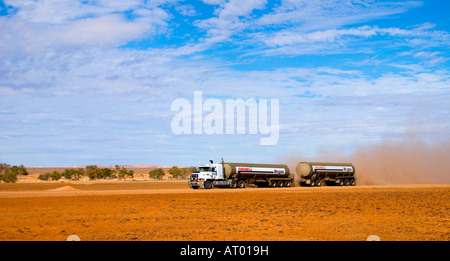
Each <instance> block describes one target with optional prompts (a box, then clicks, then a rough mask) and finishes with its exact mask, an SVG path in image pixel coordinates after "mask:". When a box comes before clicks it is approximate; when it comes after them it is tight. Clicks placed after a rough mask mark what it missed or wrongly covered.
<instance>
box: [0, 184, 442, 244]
mask: <svg viewBox="0 0 450 261" xmlns="http://www.w3.org/2000/svg"><path fill="white" fill-rule="evenodd" d="M449 202H450V185H391V186H387V185H386V186H356V187H320V188H309V187H292V188H245V189H211V190H201V189H200V190H192V189H189V188H188V187H187V184H186V182H185V181H183V182H179V181H155V182H150V181H147V182H108V183H95V182H93V183H86V184H83V183H63V184H62V183H48V184H47V183H39V184H33V183H29V184H27V183H22V184H20V183H18V184H0V209H1V210H2V211H1V213H0V240H58V241H59V240H66V239H67V237H68V236H70V235H77V236H79V237H80V239H81V240H157V241H162V240H187V241H190V240H226V241H231V240H233V241H234V240H263V241H265V240H270V241H273V240H295V241H297V240H314V241H315V240H363V241H364V240H366V239H367V237H368V236H370V235H377V236H379V237H380V239H381V240H401V241H410V240H413V241H417V240H420V241H422V240H443V241H448V240H449V239H450V226H449V224H450V223H449V220H450V216H449V207H450V204H449Z"/></svg>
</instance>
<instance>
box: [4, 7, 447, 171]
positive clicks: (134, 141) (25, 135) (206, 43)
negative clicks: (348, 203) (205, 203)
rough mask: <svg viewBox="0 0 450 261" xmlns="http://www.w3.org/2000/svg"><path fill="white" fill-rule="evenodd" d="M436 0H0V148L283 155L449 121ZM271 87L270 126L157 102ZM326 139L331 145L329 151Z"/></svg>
mask: <svg viewBox="0 0 450 261" xmlns="http://www.w3.org/2000/svg"><path fill="white" fill-rule="evenodd" d="M449 10H450V3H449V1H436V0H433V1H326V0H318V1H294V0H283V1H266V0H246V1H244V0H238V1H236V0H230V1H225V0H203V1H175V0H167V1H165V0H157V1H141V0H133V1H67V0H64V1H56V0H53V1H45V0H44V1H42V0H36V1H21V0H14V1H8V0H4V1H0V35H1V37H0V161H1V162H6V163H10V164H24V165H26V166H72V165H87V164H98V165H111V164H160V165H198V164H202V163H204V162H207V160H209V159H214V160H219V159H220V158H222V157H223V158H224V159H225V160H228V161H246V162H269V161H270V162H284V161H285V160H286V159H287V158H289V157H293V155H294V157H295V156H296V155H298V156H299V157H300V156H301V157H305V158H304V159H305V160H308V159H309V158H317V159H320V153H321V152H323V151H328V152H329V151H335V152H338V154H342V155H349V154H351V153H352V151H354V150H355V149H356V148H358V147H361V146H365V145H371V144H379V143H380V142H383V141H385V140H387V139H388V140H390V141H392V142H402V141H404V140H405V139H407V138H408V137H409V136H410V135H414V136H416V137H420V138H421V139H423V140H424V141H426V142H428V143H439V142H441V141H443V140H448V138H449V133H450V112H449V111H450V102H449V100H450V72H449V57H450V56H449V43H450V37H449V35H450V34H449V32H450V22H449V19H448V11H449ZM197 90H198V91H202V92H203V95H204V97H207V98H217V99H219V100H221V101H225V99H227V98H229V99H237V98H242V99H249V98H254V99H279V103H280V138H279V141H278V143H277V144H276V145H271V146H264V145H260V143H259V141H260V138H261V135H248V134H245V135H206V134H203V135H175V134H173V133H172V131H171V120H172V119H173V117H174V115H175V113H174V112H172V111H171V103H172V102H173V101H174V100H176V99H179V98H184V99H188V100H191V101H192V100H193V95H194V91H197ZM342 155H336V158H339V157H340V156H342Z"/></svg>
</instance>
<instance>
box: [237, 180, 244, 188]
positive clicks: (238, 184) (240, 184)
mask: <svg viewBox="0 0 450 261" xmlns="http://www.w3.org/2000/svg"><path fill="white" fill-rule="evenodd" d="M237 186H238V188H245V181H243V180H239V181H238V182H237Z"/></svg>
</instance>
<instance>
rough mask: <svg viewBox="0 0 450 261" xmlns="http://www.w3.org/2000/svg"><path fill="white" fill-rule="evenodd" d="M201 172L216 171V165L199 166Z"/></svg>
mask: <svg viewBox="0 0 450 261" xmlns="http://www.w3.org/2000/svg"><path fill="white" fill-rule="evenodd" d="M198 171H199V172H214V171H216V168H215V167H199V168H198Z"/></svg>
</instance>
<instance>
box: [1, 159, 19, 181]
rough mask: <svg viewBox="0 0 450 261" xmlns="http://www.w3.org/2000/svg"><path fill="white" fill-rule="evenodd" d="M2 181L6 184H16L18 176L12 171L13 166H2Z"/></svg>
mask: <svg viewBox="0 0 450 261" xmlns="http://www.w3.org/2000/svg"><path fill="white" fill-rule="evenodd" d="M0 181H2V182H5V183H15V182H16V181H17V174H16V173H15V172H14V171H13V170H12V168H11V165H9V164H6V163H2V164H0Z"/></svg>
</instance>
